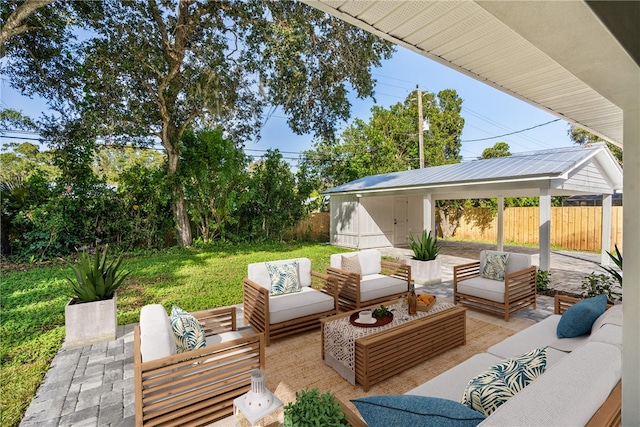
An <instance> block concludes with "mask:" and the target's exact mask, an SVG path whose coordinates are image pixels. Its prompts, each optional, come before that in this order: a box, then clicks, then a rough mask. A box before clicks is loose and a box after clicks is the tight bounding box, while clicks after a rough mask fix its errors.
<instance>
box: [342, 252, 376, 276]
mask: <svg viewBox="0 0 640 427" xmlns="http://www.w3.org/2000/svg"><path fill="white" fill-rule="evenodd" d="M343 255H344V256H346V257H350V256H357V257H358V259H359V261H360V269H361V270H362V275H363V276H368V275H369V274H380V272H381V271H382V265H381V264H380V262H381V261H382V253H381V252H380V251H379V250H377V249H365V250H363V251H360V252H346V253H342V254H333V255H331V267H333V268H342V256H343Z"/></svg>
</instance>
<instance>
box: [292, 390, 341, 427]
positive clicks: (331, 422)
mask: <svg viewBox="0 0 640 427" xmlns="http://www.w3.org/2000/svg"><path fill="white" fill-rule="evenodd" d="M347 424H348V421H347V417H346V416H345V415H344V413H343V412H342V407H341V406H340V404H339V403H338V401H337V400H336V398H335V397H334V396H333V395H332V394H331V393H330V392H328V391H327V392H326V393H324V394H320V393H319V392H318V389H316V388H314V389H311V390H309V389H304V390H303V391H297V392H296V400H295V402H290V403H288V404H287V405H286V406H285V407H284V427H294V426H295V427H306V426H327V427H331V426H343V425H347Z"/></svg>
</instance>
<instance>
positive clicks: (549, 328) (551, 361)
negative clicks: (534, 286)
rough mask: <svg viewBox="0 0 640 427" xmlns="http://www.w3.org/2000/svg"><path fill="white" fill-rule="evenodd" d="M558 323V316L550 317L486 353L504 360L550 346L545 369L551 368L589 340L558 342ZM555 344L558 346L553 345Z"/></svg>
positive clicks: (584, 338)
mask: <svg viewBox="0 0 640 427" xmlns="http://www.w3.org/2000/svg"><path fill="white" fill-rule="evenodd" d="M559 321H560V316H559V315H557V314H554V315H551V316H549V317H547V318H546V319H544V320H542V321H541V322H538V323H536V324H535V325H531V326H529V327H528V328H526V329H524V330H522V331H520V332H518V333H517V334H515V335H512V336H510V337H509V338H505V339H504V340H502V341H501V342H499V343H498V344H496V345H493V346H491V347H489V349H488V350H487V352H488V353H491V354H493V355H495V356H498V357H500V358H503V359H506V358H509V357H514V356H518V355H521V354H523V353H526V352H528V351H531V350H532V349H534V348H542V347H546V346H551V347H550V348H549V349H547V367H551V366H553V365H555V364H556V363H558V362H559V361H560V360H561V359H563V358H564V357H565V356H566V355H567V354H568V353H569V352H570V351H573V350H575V349H577V348H578V347H580V346H582V345H584V344H586V343H587V341H588V340H589V336H588V335H585V336H583V337H576V338H562V340H559V339H558V337H557V336H556V328H557V326H558V322H559ZM556 342H557V343H558V345H554V343H556ZM560 344H562V345H560Z"/></svg>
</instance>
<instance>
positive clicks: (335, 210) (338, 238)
mask: <svg viewBox="0 0 640 427" xmlns="http://www.w3.org/2000/svg"><path fill="white" fill-rule="evenodd" d="M330 209H331V239H330V240H331V244H332V245H336V246H344V247H347V248H357V247H358V225H359V214H358V213H359V210H360V203H359V202H358V198H357V197H356V196H335V195H334V196H331V200H330Z"/></svg>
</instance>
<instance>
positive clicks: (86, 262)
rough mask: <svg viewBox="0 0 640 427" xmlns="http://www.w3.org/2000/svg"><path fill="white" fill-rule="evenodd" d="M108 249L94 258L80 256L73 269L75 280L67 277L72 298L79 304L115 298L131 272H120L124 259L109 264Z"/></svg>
mask: <svg viewBox="0 0 640 427" xmlns="http://www.w3.org/2000/svg"><path fill="white" fill-rule="evenodd" d="M107 249H108V247H105V248H104V251H103V252H102V254H100V253H99V252H98V251H97V250H96V253H95V255H94V256H91V255H89V254H88V253H86V252H83V253H82V254H80V257H79V259H78V263H77V264H76V265H72V266H71V268H72V269H73V272H74V274H75V276H76V277H75V280H72V279H71V278H68V277H67V280H68V281H69V283H71V293H70V295H69V296H70V297H71V298H73V299H75V300H76V302H78V303H84V302H91V301H102V300H107V299H111V298H113V295H114V294H115V293H116V291H117V290H118V288H119V287H120V285H122V282H123V281H124V279H125V278H126V277H127V276H128V275H129V272H123V271H121V270H120V263H121V262H122V257H118V258H117V259H115V260H112V261H110V262H107Z"/></svg>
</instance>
